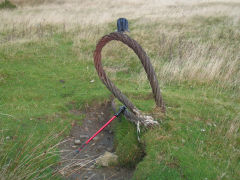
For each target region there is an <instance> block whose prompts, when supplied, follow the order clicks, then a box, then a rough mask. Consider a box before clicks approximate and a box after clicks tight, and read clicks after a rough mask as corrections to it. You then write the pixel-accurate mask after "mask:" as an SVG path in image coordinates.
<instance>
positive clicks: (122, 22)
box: [117, 18, 129, 33]
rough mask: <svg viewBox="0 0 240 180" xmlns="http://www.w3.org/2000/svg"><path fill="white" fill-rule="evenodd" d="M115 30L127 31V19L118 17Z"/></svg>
mask: <svg viewBox="0 0 240 180" xmlns="http://www.w3.org/2000/svg"><path fill="white" fill-rule="evenodd" d="M117 31H118V32H121V33H124V32H125V31H127V32H129V30H128V20H127V19H126V18H119V19H118V20H117Z"/></svg>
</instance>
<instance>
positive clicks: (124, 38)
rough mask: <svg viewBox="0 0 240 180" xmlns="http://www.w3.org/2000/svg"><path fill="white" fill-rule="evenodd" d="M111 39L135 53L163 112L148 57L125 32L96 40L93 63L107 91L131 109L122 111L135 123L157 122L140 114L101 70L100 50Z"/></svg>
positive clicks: (161, 101)
mask: <svg viewBox="0 0 240 180" xmlns="http://www.w3.org/2000/svg"><path fill="white" fill-rule="evenodd" d="M112 40H116V41H121V42H122V43H124V44H126V45H127V46H128V47H130V48H131V49H132V50H133V51H134V52H135V53H136V54H137V56H138V58H139V59H140V61H141V63H142V65H143V67H144V69H145V72H146V73H147V77H148V80H149V82H150V85H151V87H152V92H153V96H154V99H155V102H156V105H157V106H158V107H160V108H161V110H162V112H165V105H164V102H163V99H162V95H161V92H160V88H159V85H158V80H157V77H156V74H155V71H154V69H153V67H152V64H151V62H150V60H149V57H148V56H147V54H146V52H145V51H144V50H143V48H142V47H141V46H140V45H139V44H138V43H137V42H136V41H135V40H133V39H131V38H130V37H129V36H128V35H127V34H123V33H119V32H113V33H110V34H108V35H105V36H103V37H102V38H101V39H100V41H99V42H98V44H97V46H96V50H95V51H94V64H95V68H96V70H97V73H98V76H99V78H100V79H101V80H102V82H103V83H104V84H105V86H106V87H107V88H108V89H109V91H111V92H112V93H113V95H114V96H115V97H116V98H118V100H119V101H120V102H122V103H123V104H124V105H125V106H126V107H127V108H128V109H129V110H130V111H131V112H130V111H125V113H124V115H125V116H126V117H127V118H128V119H130V120H131V121H133V122H135V123H136V124H137V122H138V121H139V122H140V123H141V124H142V125H144V126H152V125H155V124H158V122H157V121H154V119H153V118H152V117H151V116H146V115H142V114H141V112H140V111H139V110H138V109H137V108H136V107H135V106H134V105H133V104H132V103H131V102H130V101H129V100H128V98H127V97H126V96H125V95H124V94H123V93H122V92H121V91H120V90H119V89H118V88H117V87H116V86H115V85H114V84H113V82H112V81H111V80H110V79H109V78H108V77H107V75H106V73H105V71H104V70H103V67H102V62H101V51H102V48H103V47H104V46H105V45H106V44H107V43H108V42H110V41H112Z"/></svg>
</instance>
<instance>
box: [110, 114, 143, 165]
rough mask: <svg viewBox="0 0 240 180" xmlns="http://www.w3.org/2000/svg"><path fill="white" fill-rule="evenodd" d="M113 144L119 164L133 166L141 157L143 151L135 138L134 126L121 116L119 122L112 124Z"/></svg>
mask: <svg viewBox="0 0 240 180" xmlns="http://www.w3.org/2000/svg"><path fill="white" fill-rule="evenodd" d="M114 127H115V128H114V132H115V134H116V135H115V137H114V146H115V147H116V154H117V155H118V161H119V164H120V165H121V166H124V167H128V168H134V167H135V166H136V165H137V163H138V162H139V161H140V160H141V159H142V157H143V155H144V152H143V149H142V147H141V146H140V144H139V142H138V140H137V134H136V131H137V130H136V127H135V125H134V124H132V123H130V122H128V121H127V120H126V119H125V118H124V117H121V120H119V122H117V123H115V124H114Z"/></svg>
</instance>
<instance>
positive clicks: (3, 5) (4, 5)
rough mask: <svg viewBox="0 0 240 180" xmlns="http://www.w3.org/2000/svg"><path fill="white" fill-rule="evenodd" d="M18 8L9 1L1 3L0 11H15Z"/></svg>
mask: <svg viewBox="0 0 240 180" xmlns="http://www.w3.org/2000/svg"><path fill="white" fill-rule="evenodd" d="M16 7H17V6H16V5H14V4H13V3H11V2H10V1H9V0H4V1H3V2H1V3H0V9H15V8H16Z"/></svg>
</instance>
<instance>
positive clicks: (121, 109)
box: [76, 106, 126, 152]
mask: <svg viewBox="0 0 240 180" xmlns="http://www.w3.org/2000/svg"><path fill="white" fill-rule="evenodd" d="M125 109H126V107H125V106H122V107H121V108H120V109H119V111H118V112H117V113H116V114H115V115H114V116H113V117H112V118H111V119H110V120H109V121H108V122H107V123H106V124H104V125H103V127H101V128H100V129H99V130H98V131H97V132H96V133H95V134H94V135H93V136H92V137H91V138H90V139H88V140H87V141H86V142H85V143H84V144H83V145H82V146H81V147H80V148H78V149H77V150H76V152H80V151H81V150H82V149H83V148H84V146H86V145H87V144H88V143H89V142H90V141H91V140H93V138H94V137H95V136H97V135H98V134H99V133H100V132H101V131H102V130H103V129H104V128H105V127H106V126H107V125H109V124H110V123H111V122H112V121H113V120H114V119H115V118H116V117H118V116H119V115H120V114H121V113H122V112H124V111H125Z"/></svg>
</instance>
